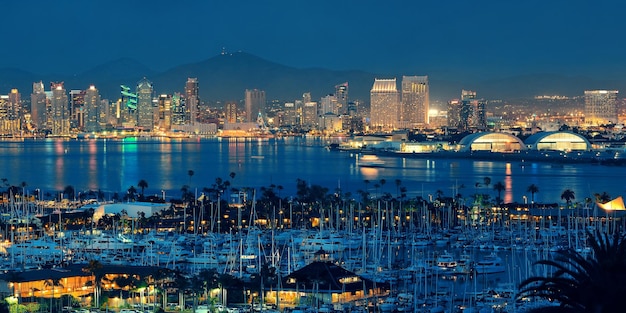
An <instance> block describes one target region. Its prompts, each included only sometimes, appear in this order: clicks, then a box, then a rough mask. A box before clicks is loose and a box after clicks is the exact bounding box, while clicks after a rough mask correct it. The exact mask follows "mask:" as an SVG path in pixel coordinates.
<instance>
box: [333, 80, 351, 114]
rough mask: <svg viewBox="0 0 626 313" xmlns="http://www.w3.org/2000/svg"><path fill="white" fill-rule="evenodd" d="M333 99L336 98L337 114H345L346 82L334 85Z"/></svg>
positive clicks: (346, 108) (346, 107)
mask: <svg viewBox="0 0 626 313" xmlns="http://www.w3.org/2000/svg"><path fill="white" fill-rule="evenodd" d="M335 99H336V100H337V114H347V113H348V82H345V83H343V84H339V85H337V86H335Z"/></svg>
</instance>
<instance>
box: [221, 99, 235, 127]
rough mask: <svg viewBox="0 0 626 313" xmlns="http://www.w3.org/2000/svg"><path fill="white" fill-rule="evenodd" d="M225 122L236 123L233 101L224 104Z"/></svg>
mask: <svg viewBox="0 0 626 313" xmlns="http://www.w3.org/2000/svg"><path fill="white" fill-rule="evenodd" d="M224 115H225V118H224V120H225V122H227V123H231V124H232V123H237V103H236V102H234V101H229V102H226V105H225V107H224Z"/></svg>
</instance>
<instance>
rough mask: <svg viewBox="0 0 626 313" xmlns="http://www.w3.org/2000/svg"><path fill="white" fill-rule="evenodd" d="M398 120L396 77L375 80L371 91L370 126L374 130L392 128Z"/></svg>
mask: <svg viewBox="0 0 626 313" xmlns="http://www.w3.org/2000/svg"><path fill="white" fill-rule="evenodd" d="M397 120H398V90H397V87H396V79H395V78H392V79H378V78H376V79H375V80H374V85H373V86H372V90H371V91H370V126H371V127H372V129H373V130H391V129H393V128H394V127H395V124H396V122H397Z"/></svg>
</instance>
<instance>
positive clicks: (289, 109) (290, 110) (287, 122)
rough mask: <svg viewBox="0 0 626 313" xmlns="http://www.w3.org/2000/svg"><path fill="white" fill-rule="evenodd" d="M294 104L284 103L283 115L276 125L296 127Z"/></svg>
mask: <svg viewBox="0 0 626 313" xmlns="http://www.w3.org/2000/svg"><path fill="white" fill-rule="evenodd" d="M296 113H297V111H296V103H295V102H286V103H285V105H284V106H283V114H282V118H281V121H280V123H279V124H278V125H280V126H295V125H297V121H298V119H297V118H296V116H297V115H296Z"/></svg>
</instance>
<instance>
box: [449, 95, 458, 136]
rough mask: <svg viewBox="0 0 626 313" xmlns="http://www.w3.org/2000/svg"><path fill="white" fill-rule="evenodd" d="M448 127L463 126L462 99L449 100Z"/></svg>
mask: <svg viewBox="0 0 626 313" xmlns="http://www.w3.org/2000/svg"><path fill="white" fill-rule="evenodd" d="M447 124H448V127H451V128H457V129H459V128H461V101H460V100H459V99H453V100H450V101H448V122H447Z"/></svg>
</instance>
